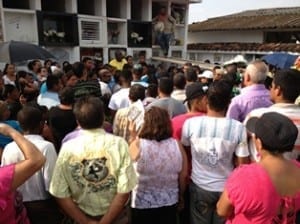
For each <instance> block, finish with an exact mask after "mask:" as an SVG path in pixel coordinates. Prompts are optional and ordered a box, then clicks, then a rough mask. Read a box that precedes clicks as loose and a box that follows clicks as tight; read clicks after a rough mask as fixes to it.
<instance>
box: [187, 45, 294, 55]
mask: <svg viewBox="0 0 300 224" xmlns="http://www.w3.org/2000/svg"><path fill="white" fill-rule="evenodd" d="M188 50H202V51H254V52H255V51H256V52H269V51H285V52H298V53H300V44H286V43H264V44H261V43H198V44H188Z"/></svg>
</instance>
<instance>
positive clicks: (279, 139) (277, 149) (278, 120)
mask: <svg viewBox="0 0 300 224" xmlns="http://www.w3.org/2000/svg"><path fill="white" fill-rule="evenodd" d="M246 128H247V130H248V131H249V132H250V133H253V134H255V136H256V137H257V138H259V139H260V140H261V142H262V144H263V147H264V149H265V150H267V151H270V152H273V153H284V152H289V151H292V150H293V148H294V145H295V141H296V139H297V136H298V129H297V127H296V125H295V124H294V123H293V122H292V121H291V120H290V119H289V118H288V117H286V116H284V115H282V114H279V113H276V112H269V113H265V114H263V115H262V116H261V117H259V118H258V117H252V118H250V119H249V120H248V121H247V123H246Z"/></svg>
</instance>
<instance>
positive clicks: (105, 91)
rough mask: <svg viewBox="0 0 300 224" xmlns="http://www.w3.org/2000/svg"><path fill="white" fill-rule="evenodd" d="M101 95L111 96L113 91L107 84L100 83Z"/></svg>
mask: <svg viewBox="0 0 300 224" xmlns="http://www.w3.org/2000/svg"><path fill="white" fill-rule="evenodd" d="M99 84H100V88H101V93H102V96H103V95H111V90H110V88H109V87H108V85H107V84H106V83H105V82H102V81H99Z"/></svg>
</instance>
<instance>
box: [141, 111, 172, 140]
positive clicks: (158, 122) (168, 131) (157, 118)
mask: <svg viewBox="0 0 300 224" xmlns="http://www.w3.org/2000/svg"><path fill="white" fill-rule="evenodd" d="M139 137H140V138H144V139H148V140H156V141H162V140H165V139H168V138H170V137H172V124H171V120H170V116H169V113H168V112H167V111H166V110H164V109H162V108H159V107H151V108H150V109H148V110H147V111H146V112H145V117H144V124H143V127H142V129H141V131H140V133H139Z"/></svg>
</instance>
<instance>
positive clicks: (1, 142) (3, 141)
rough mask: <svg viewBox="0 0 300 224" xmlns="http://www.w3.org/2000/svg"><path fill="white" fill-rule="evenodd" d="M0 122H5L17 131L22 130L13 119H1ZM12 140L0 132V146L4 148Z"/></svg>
mask: <svg viewBox="0 0 300 224" xmlns="http://www.w3.org/2000/svg"><path fill="white" fill-rule="evenodd" d="M1 123H4V124H7V125H9V126H11V127H12V128H14V129H16V130H17V131H19V132H22V129H21V127H20V125H19V122H17V121H15V120H7V121H2V122H1ZM12 141H13V140H12V138H10V137H8V136H5V135H1V134H0V148H2V149H4V147H5V146H6V145H7V144H8V143H10V142H12Z"/></svg>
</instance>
